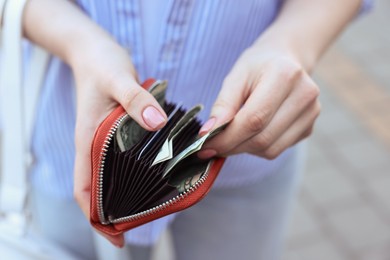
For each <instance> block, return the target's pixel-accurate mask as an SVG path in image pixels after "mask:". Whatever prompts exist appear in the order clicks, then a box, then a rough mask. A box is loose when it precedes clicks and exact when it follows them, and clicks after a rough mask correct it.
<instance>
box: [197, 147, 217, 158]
mask: <svg viewBox="0 0 390 260" xmlns="http://www.w3.org/2000/svg"><path fill="white" fill-rule="evenodd" d="M216 155H217V151H215V150H213V149H206V150H202V151H199V152H198V157H199V158H200V159H204V160H205V159H210V158H211V157H214V156H216Z"/></svg>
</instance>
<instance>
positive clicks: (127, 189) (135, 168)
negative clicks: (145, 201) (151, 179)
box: [115, 155, 143, 216]
mask: <svg viewBox="0 0 390 260" xmlns="http://www.w3.org/2000/svg"><path fill="white" fill-rule="evenodd" d="M131 158H132V160H131V161H130V163H132V166H131V170H132V172H131V173H130V174H129V175H127V178H125V179H124V180H123V183H122V185H121V186H122V188H121V189H120V191H121V193H120V196H119V197H118V200H117V202H118V203H117V207H116V211H115V212H116V216H118V214H119V216H120V215H121V214H123V209H124V205H125V204H126V203H127V201H128V200H129V199H131V197H132V194H133V193H134V187H136V185H137V182H136V181H134V178H135V176H136V175H137V174H140V173H141V174H142V170H143V169H142V168H141V167H140V166H139V165H138V164H137V163H135V162H136V160H135V159H134V158H135V155H134V156H133V157H131ZM129 184H130V185H129Z"/></svg>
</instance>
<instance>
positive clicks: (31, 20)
mask: <svg viewBox="0 0 390 260" xmlns="http://www.w3.org/2000/svg"><path fill="white" fill-rule="evenodd" d="M23 29H24V34H25V36H26V37H27V38H28V39H29V40H31V41H32V42H34V43H36V44H38V45H40V46H42V47H44V48H45V49H47V50H48V51H50V52H51V53H53V54H55V55H57V56H58V57H60V58H61V59H63V60H64V61H65V62H67V63H68V64H72V63H75V62H76V61H77V59H78V57H79V56H80V55H81V54H83V55H85V52H93V51H99V49H102V48H104V47H105V46H110V45H113V44H114V41H113V40H112V39H111V37H110V36H109V35H108V34H107V33H106V32H105V31H104V30H102V29H101V28H100V27H99V26H98V25H96V24H95V23H94V22H93V21H91V20H90V19H89V17H87V16H86V15H85V14H84V13H82V12H81V11H80V10H79V9H78V8H77V6H75V5H74V4H73V3H71V2H70V1H68V0H29V1H28V2H27V5H26V8H25V12H24V16H23Z"/></svg>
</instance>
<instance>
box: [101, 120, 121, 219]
mask: <svg viewBox="0 0 390 260" xmlns="http://www.w3.org/2000/svg"><path fill="white" fill-rule="evenodd" d="M126 116H127V114H126V113H125V114H124V115H122V116H120V117H119V118H118V119H117V120H116V121H115V123H114V125H113V126H112V127H111V128H110V131H108V134H107V136H106V139H105V140H104V144H103V149H102V155H101V161H100V165H99V176H98V187H97V196H98V203H97V204H98V205H97V210H98V216H99V220H100V223H102V224H103V225H108V224H110V222H109V221H107V220H106V218H105V217H104V211H103V171H104V163H105V161H106V157H107V151H108V148H109V146H110V143H111V140H112V138H113V137H114V135H115V132H116V130H117V129H118V127H119V125H120V123H121V122H122V121H123V120H124V119H125V117H126Z"/></svg>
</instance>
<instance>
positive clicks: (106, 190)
mask: <svg viewBox="0 0 390 260" xmlns="http://www.w3.org/2000/svg"><path fill="white" fill-rule="evenodd" d="M116 160H117V156H116V154H115V153H114V152H112V153H107V156H106V162H105V174H104V175H103V198H104V201H103V209H104V211H105V212H106V211H108V207H109V205H110V203H109V202H110V200H111V198H112V192H113V190H114V186H113V185H111V184H112V182H111V181H112V180H111V176H112V173H113V171H114V166H113V165H115V162H116Z"/></svg>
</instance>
